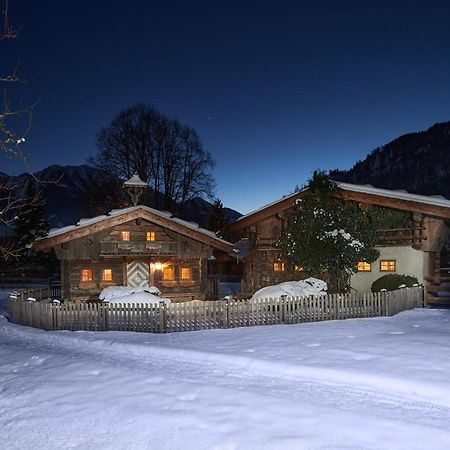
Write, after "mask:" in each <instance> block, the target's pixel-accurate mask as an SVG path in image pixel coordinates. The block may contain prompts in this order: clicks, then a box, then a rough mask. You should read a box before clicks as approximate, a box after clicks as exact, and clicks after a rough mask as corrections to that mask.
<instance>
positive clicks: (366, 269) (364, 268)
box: [357, 261, 372, 272]
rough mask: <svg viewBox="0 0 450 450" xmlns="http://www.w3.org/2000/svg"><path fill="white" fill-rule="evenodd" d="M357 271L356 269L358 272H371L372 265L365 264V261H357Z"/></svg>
mask: <svg viewBox="0 0 450 450" xmlns="http://www.w3.org/2000/svg"><path fill="white" fill-rule="evenodd" d="M357 269H358V272H371V271H372V264H370V263H368V262H365V261H359V262H358V266H357Z"/></svg>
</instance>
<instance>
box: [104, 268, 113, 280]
mask: <svg viewBox="0 0 450 450" xmlns="http://www.w3.org/2000/svg"><path fill="white" fill-rule="evenodd" d="M112 279H113V276H112V269H103V271H102V281H112Z"/></svg>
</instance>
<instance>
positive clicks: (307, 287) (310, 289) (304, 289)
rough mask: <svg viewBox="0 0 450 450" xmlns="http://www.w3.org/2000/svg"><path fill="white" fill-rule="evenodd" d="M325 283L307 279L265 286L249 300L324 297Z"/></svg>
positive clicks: (325, 291)
mask: <svg viewBox="0 0 450 450" xmlns="http://www.w3.org/2000/svg"><path fill="white" fill-rule="evenodd" d="M327 289H328V286H327V283H325V281H323V280H319V279H318V278H312V277H311V278H307V279H306V280H301V281H286V282H285V283H281V284H276V285H274V286H267V287H264V288H262V289H260V290H259V291H256V292H255V294H254V295H253V297H252V298H251V300H258V299H263V298H281V297H282V296H287V297H309V296H317V295H326V293H327Z"/></svg>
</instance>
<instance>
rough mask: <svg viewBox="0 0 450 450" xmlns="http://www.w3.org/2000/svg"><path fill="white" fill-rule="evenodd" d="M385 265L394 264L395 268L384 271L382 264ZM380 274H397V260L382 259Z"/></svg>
mask: <svg viewBox="0 0 450 450" xmlns="http://www.w3.org/2000/svg"><path fill="white" fill-rule="evenodd" d="M383 263H387V264H388V265H390V263H393V265H394V268H393V269H390V268H387V269H383V268H382V264H383ZM380 272H397V260H396V259H380Z"/></svg>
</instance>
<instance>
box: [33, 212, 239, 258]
mask: <svg viewBox="0 0 450 450" xmlns="http://www.w3.org/2000/svg"><path fill="white" fill-rule="evenodd" d="M139 218H142V219H147V220H149V221H150V222H152V223H155V224H157V225H160V226H163V227H165V228H167V229H170V230H172V231H175V232H178V233H180V234H182V235H185V236H187V237H190V238H192V239H195V240H197V241H200V242H204V243H206V244H208V245H211V246H212V247H214V248H218V249H220V250H224V251H226V252H230V253H231V252H232V250H233V245H232V244H231V243H230V242H227V241H225V240H224V239H221V238H219V237H217V236H216V234H215V233H214V232H212V231H209V230H206V229H204V228H200V226H199V225H198V224H197V223H195V222H187V221H185V220H182V219H179V218H178V217H174V216H173V214H172V213H170V212H168V211H159V210H157V209H153V208H149V207H148V206H142V205H138V206H132V207H129V208H122V209H113V210H112V211H111V212H110V213H108V214H107V215H101V216H97V217H92V218H89V219H81V220H80V221H79V222H78V223H77V224H76V225H69V226H66V227H62V228H52V229H51V230H50V231H49V233H48V235H47V236H45V237H42V238H39V239H37V240H36V241H35V243H34V247H35V248H36V249H37V250H43V249H46V248H50V247H53V246H55V245H58V244H62V243H64V242H67V241H71V240H72V239H77V238H79V237H82V236H86V235H88V234H91V233H96V232H98V231H102V230H104V229H107V228H110V227H112V226H115V225H120V224H122V223H126V222H129V221H130V220H134V219H139Z"/></svg>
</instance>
